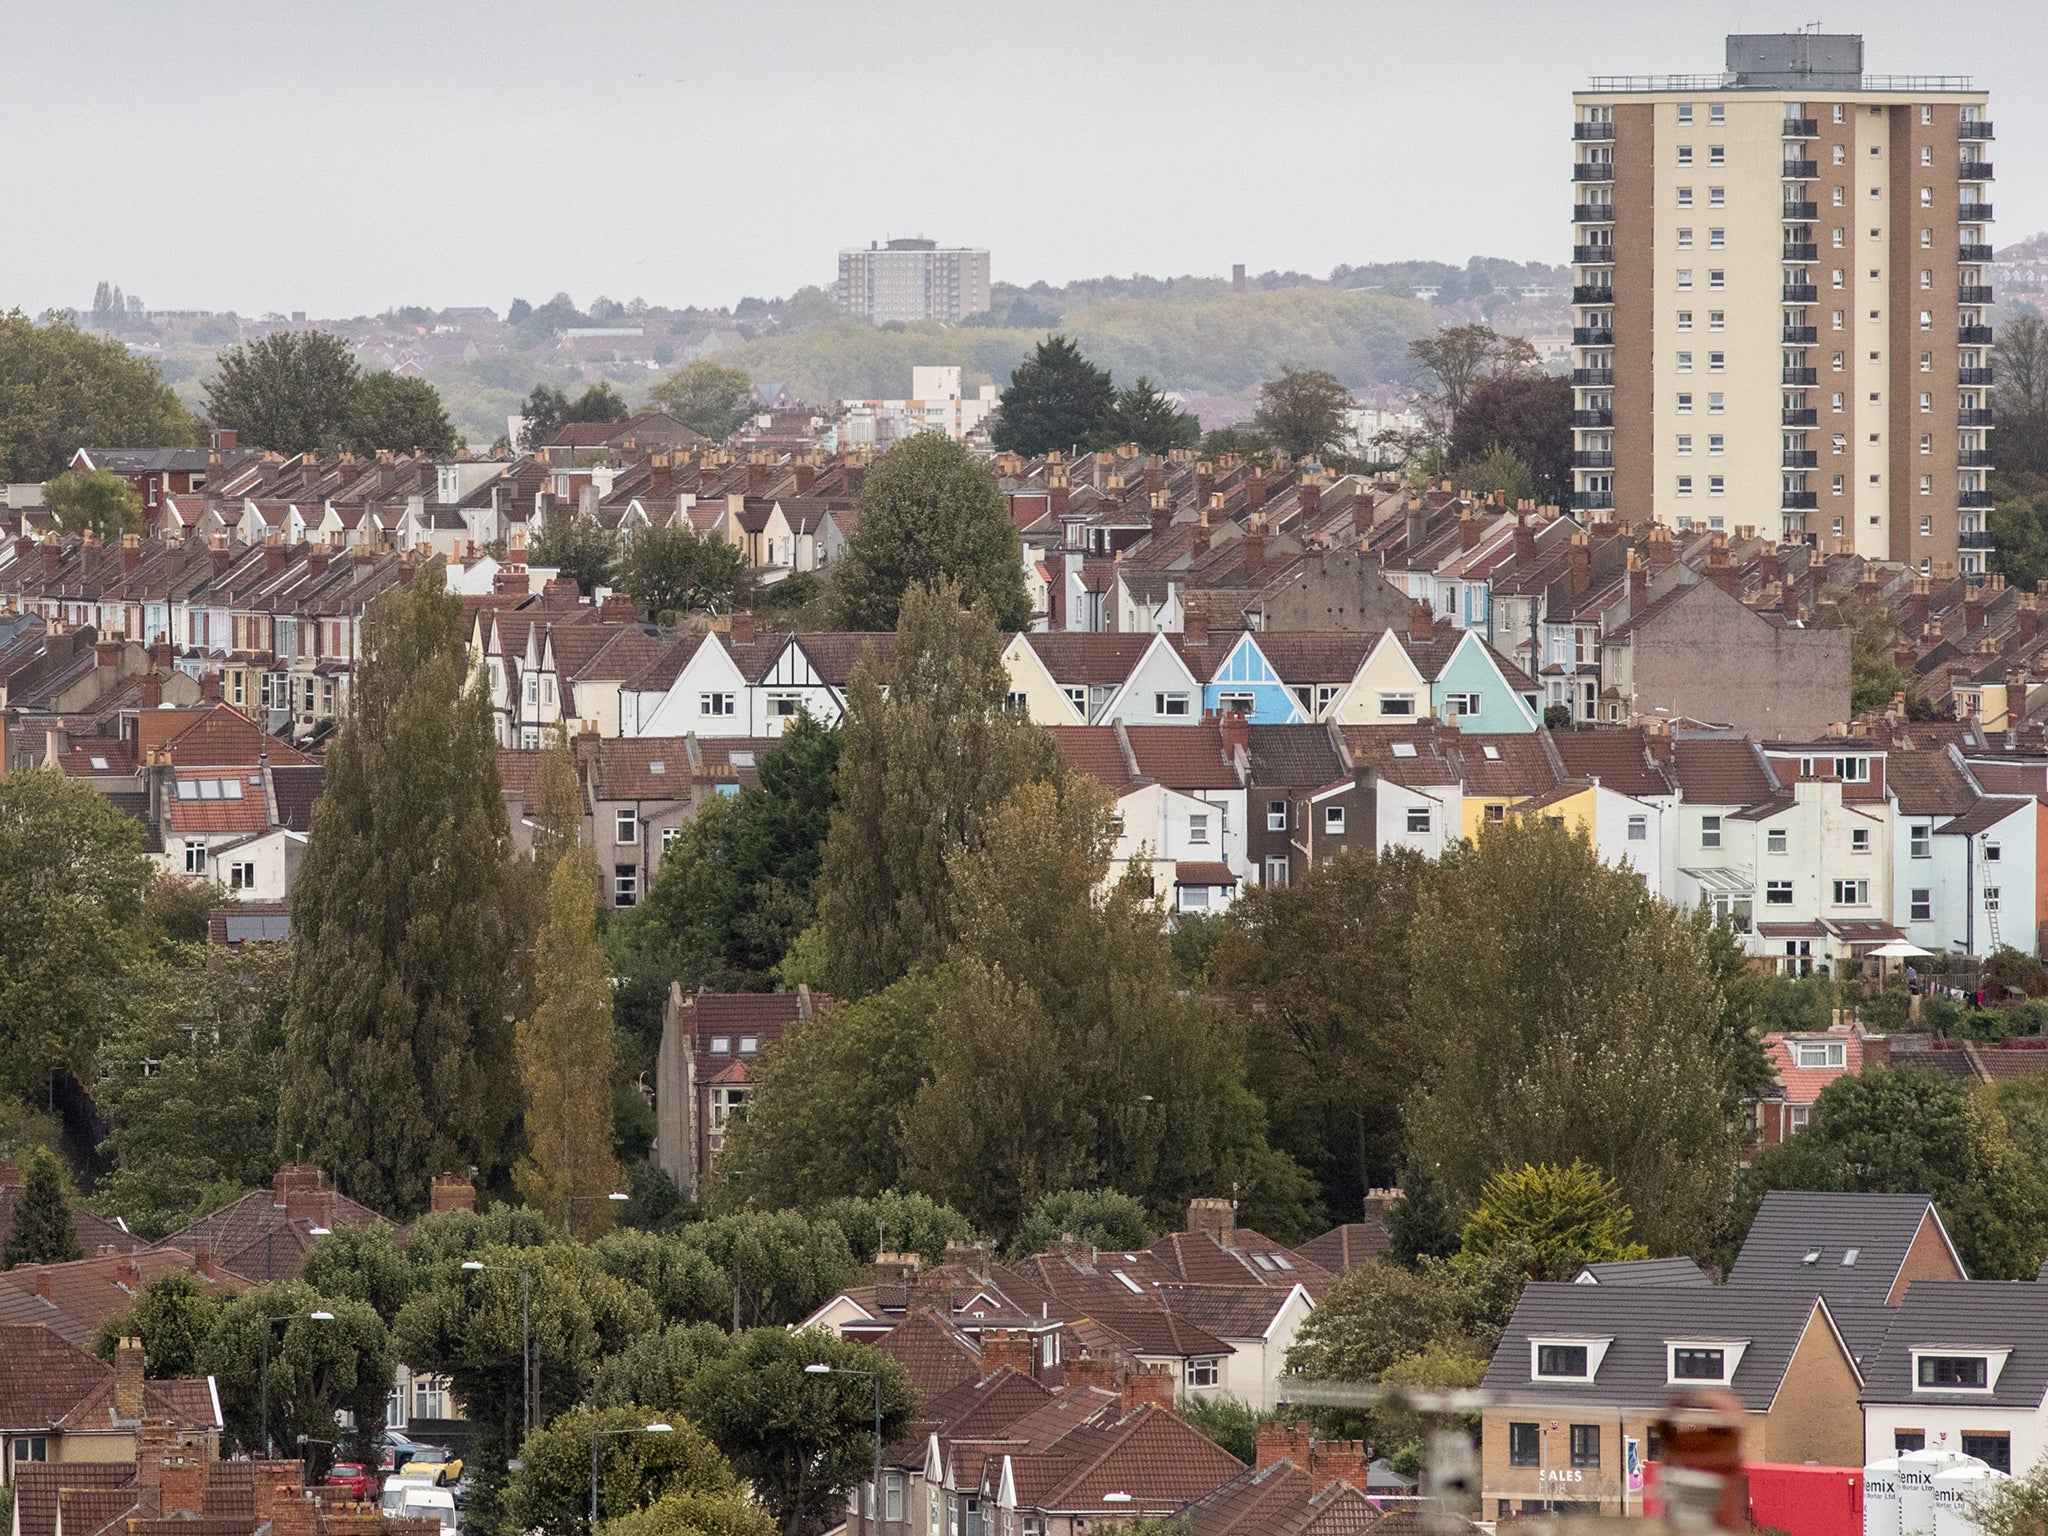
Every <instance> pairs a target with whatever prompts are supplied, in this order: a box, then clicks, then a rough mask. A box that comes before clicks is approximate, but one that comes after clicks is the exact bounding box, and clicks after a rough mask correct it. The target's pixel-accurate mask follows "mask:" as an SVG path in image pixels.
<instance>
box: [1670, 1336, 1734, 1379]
mask: <svg viewBox="0 0 2048 1536" xmlns="http://www.w3.org/2000/svg"><path fill="white" fill-rule="evenodd" d="M1671 1379H1672V1380H1673V1381H1726V1380H1727V1379H1728V1352H1727V1351H1726V1350H1722V1349H1710V1348H1707V1347H1706V1346H1704V1345H1694V1344H1674V1345H1672V1346H1671Z"/></svg>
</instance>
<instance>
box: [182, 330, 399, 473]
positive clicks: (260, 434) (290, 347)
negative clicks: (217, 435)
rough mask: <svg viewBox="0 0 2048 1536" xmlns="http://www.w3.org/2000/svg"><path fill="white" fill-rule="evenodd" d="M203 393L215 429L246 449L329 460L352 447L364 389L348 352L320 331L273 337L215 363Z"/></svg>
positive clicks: (226, 354) (345, 345)
mask: <svg viewBox="0 0 2048 1536" xmlns="http://www.w3.org/2000/svg"><path fill="white" fill-rule="evenodd" d="M214 366H215V369H216V370H217V371H216V373H215V376H214V377H213V378H212V379H211V380H210V381H208V383H207V384H206V387H205V394H206V411H207V415H208V416H209V417H210V418H211V419H212V420H213V423H214V425H216V426H221V427H233V428H234V429H235V430H236V432H237V433H238V434H239V441H240V443H241V444H242V446H244V447H249V448H269V449H272V450H274V451H275V452H278V453H333V452H336V451H338V450H339V449H341V448H343V447H345V446H347V445H348V444H349V443H350V442H351V440H352V433H353V430H354V426H355V410H356V401H357V397H358V393H359V391H360V388H361V385H362V370H361V369H359V368H358V367H357V366H356V360H355V357H354V356H353V355H352V354H351V352H350V350H349V345H348V343H347V342H346V341H343V340H342V339H341V338H340V337H339V336H332V335H329V334H328V333H327V332H325V331H273V332H272V333H271V334H270V335H268V336H265V337H262V338H261V339H259V340H256V341H245V342H243V343H242V344H241V345H239V346H237V347H233V348H231V349H229V350H228V351H226V352H223V353H221V355H220V356H219V357H218V358H216V359H215V360H214Z"/></svg>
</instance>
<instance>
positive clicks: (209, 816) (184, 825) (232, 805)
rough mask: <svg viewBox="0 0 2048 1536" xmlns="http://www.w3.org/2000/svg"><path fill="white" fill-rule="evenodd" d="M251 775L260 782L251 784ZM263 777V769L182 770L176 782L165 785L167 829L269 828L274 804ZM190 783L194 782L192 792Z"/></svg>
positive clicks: (261, 829)
mask: <svg viewBox="0 0 2048 1536" xmlns="http://www.w3.org/2000/svg"><path fill="white" fill-rule="evenodd" d="M251 779H256V780H258V782H257V783H254V784H251V783H250V782H249V780H251ZM261 779H262V775H261V774H259V773H240V772H230V773H222V772H221V771H220V770H218V769H212V770H208V769H181V770H179V772H178V773H177V775H176V778H175V781H174V783H173V784H171V785H167V786H166V787H165V793H164V802H163V810H164V827H165V830H166V831H167V832H176V833H181V834H189V833H195V832H202V833H203V832H263V831H267V830H268V829H269V827H270V807H269V806H268V805H267V804H266V803H265V802H264V797H263V785H262V783H261ZM187 785H189V786H191V789H190V792H189V794H188V793H187V791H186V789H185V786H187ZM203 791H205V792H210V793H202V792H203ZM231 792H232V794H233V797H232V798H230V797H229V796H230V793H231Z"/></svg>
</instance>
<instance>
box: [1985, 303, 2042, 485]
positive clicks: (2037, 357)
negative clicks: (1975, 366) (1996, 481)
mask: <svg viewBox="0 0 2048 1536" xmlns="http://www.w3.org/2000/svg"><path fill="white" fill-rule="evenodd" d="M1991 400H1992V404H1993V405H1994V406H1995V407H1996V408H1997V411H1998V430H1997V431H1996V432H1994V433H1992V435H1991V443H1992V456H1993V458H1994V459H1995V460H1996V462H1997V465H1998V468H1999V469H2000V470H2001V471H2003V472H2004V473H2005V474H2006V475H2008V476H2012V477H2018V476H2022V475H2025V476H2032V477H2036V478H2039V477H2042V476H2048V320H2043V319H2042V317H2041V316H2040V315H2039V314H2036V313H2034V312H2032V311H2030V310H2028V309H2026V308H2024V307H2018V308H2015V309H2014V310H2013V311H2012V312H2011V313H2010V314H2002V315H2000V316H1999V325H1998V388H1997V389H1996V390H1995V391H1993V393H1992V396H1991Z"/></svg>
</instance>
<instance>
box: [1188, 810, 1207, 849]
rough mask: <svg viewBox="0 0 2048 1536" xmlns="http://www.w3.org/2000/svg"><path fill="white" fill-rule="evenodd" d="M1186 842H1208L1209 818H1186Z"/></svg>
mask: <svg viewBox="0 0 2048 1536" xmlns="http://www.w3.org/2000/svg"><path fill="white" fill-rule="evenodd" d="M1188 841H1189V842H1191V843H1206V842H1207V841H1209V818H1208V817H1207V816H1205V815H1204V816H1190V817H1189V818H1188Z"/></svg>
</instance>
